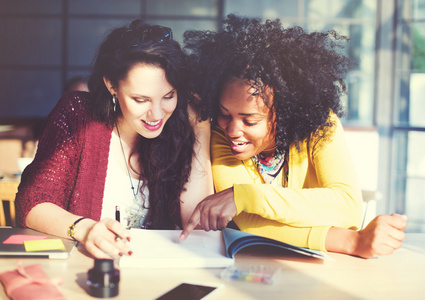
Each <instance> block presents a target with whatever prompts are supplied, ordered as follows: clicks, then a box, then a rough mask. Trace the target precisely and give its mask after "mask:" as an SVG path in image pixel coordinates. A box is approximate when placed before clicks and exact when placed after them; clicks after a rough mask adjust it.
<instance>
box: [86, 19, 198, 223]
mask: <svg viewBox="0 0 425 300" xmlns="http://www.w3.org/2000/svg"><path fill="white" fill-rule="evenodd" d="M150 28H152V27H151V26H150V25H149V24H146V23H144V22H143V20H139V19H138V20H134V21H133V22H132V23H131V24H130V25H129V26H124V27H120V28H116V29H114V30H113V31H112V32H111V33H110V34H109V35H108V36H107V38H106V39H105V41H104V42H103V43H102V44H101V46H100V48H99V51H98V54H97V56H96V59H95V61H94V64H93V69H92V72H91V75H90V78H89V82H88V86H89V90H90V92H91V93H92V97H91V100H92V102H91V107H92V110H93V113H94V115H95V116H96V118H97V119H98V120H99V121H100V122H103V123H105V124H107V125H108V126H110V127H112V126H114V124H115V122H116V118H117V116H118V115H119V114H120V113H121V110H120V108H119V105H118V106H117V111H116V112H115V111H114V105H113V102H112V96H111V94H110V93H109V91H108V89H107V88H106V86H105V84H104V81H103V77H106V78H108V79H109V80H110V81H111V83H112V85H113V86H116V87H117V86H118V85H119V81H120V80H123V79H124V78H126V76H127V74H128V72H129V70H130V69H131V68H132V67H133V66H134V65H135V64H140V63H143V64H147V65H153V66H156V67H160V68H162V69H163V70H164V71H165V76H166V79H167V81H168V82H169V83H170V84H171V85H172V86H173V87H174V88H175V89H176V91H177V95H178V101H177V107H176V109H175V110H174V112H173V114H172V115H171V117H170V118H169V119H168V121H167V122H166V123H165V125H164V129H163V131H162V132H161V134H160V135H159V136H158V137H156V138H154V139H148V138H144V137H142V136H138V139H137V142H136V147H135V149H133V152H132V154H134V153H137V154H138V156H139V165H140V169H141V174H140V175H141V178H142V179H143V186H147V187H148V190H149V213H148V217H147V218H148V222H150V223H151V226H150V228H155V229H175V228H176V226H179V227H182V224H181V217H180V194H181V192H182V191H183V190H184V184H185V183H186V182H187V181H188V179H189V175H190V171H191V162H192V155H193V145H194V143H195V134H194V132H193V129H192V126H191V124H190V122H189V118H188V114H187V105H188V103H189V101H191V100H192V99H193V91H192V85H191V84H190V78H191V75H190V72H191V70H190V68H189V66H188V63H187V56H186V55H185V54H184V53H183V51H182V50H181V47H180V45H179V43H178V42H176V41H174V40H172V39H167V40H162V39H157V38H154V37H150V36H149V34H146V32H149V30H150ZM156 29H158V27H157V28H156ZM160 33H161V32H160ZM142 188H143V187H141V189H142Z"/></svg>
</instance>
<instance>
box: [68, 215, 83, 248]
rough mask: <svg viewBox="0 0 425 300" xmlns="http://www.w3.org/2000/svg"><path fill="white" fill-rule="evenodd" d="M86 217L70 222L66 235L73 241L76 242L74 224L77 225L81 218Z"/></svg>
mask: <svg viewBox="0 0 425 300" xmlns="http://www.w3.org/2000/svg"><path fill="white" fill-rule="evenodd" d="M84 219H87V218H85V217H82V218H79V219H78V220H77V221H75V222H74V223H72V224H71V226H69V227H68V236H69V237H70V238H71V239H73V240H74V241H76V242H78V241H77V240H76V239H75V238H74V235H75V225H77V223H78V222H80V221H81V220H84Z"/></svg>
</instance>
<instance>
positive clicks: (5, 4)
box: [0, 0, 62, 28]
mask: <svg viewBox="0 0 425 300" xmlns="http://www.w3.org/2000/svg"><path fill="white" fill-rule="evenodd" d="M0 7H1V9H0V15H1V14H2V13H7V14H60V13H62V1H58V0H37V1H35V0H0ZM21 28H25V27H21Z"/></svg>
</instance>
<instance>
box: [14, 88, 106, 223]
mask: <svg viewBox="0 0 425 300" xmlns="http://www.w3.org/2000/svg"><path fill="white" fill-rule="evenodd" d="M89 97H90V94H89V93H85V92H70V93H65V94H64V95H63V96H62V98H61V99H60V100H59V101H58V103H57V105H56V106H55V107H54V108H53V110H52V112H51V113H50V114H49V116H48V118H47V120H46V124H45V127H44V130H43V133H42V135H41V137H40V140H39V144H38V149H37V153H36V156H35V158H34V161H33V162H32V163H31V164H30V165H29V166H28V167H27V168H26V169H25V170H24V172H23V174H22V177H21V184H20V185H19V189H18V193H17V195H16V200H15V204H16V215H17V221H18V226H22V227H25V225H26V224H25V220H26V217H27V215H28V213H29V211H30V210H31V209H32V208H33V207H34V206H36V205H37V204H40V203H44V202H51V203H54V204H56V205H58V206H60V207H62V208H63V209H66V210H67V211H69V212H71V213H73V214H76V215H80V216H84V217H88V218H91V219H93V220H96V221H98V220H100V215H101V211H102V201H103V191H104V187H105V179H106V170H107V165H108V156H109V146H110V141H111V133H112V129H111V128H108V127H107V126H106V125H105V124H103V123H99V122H97V121H95V120H94V119H93V116H92V114H91V111H90V107H89Z"/></svg>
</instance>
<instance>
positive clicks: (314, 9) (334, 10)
mask: <svg viewBox="0 0 425 300" xmlns="http://www.w3.org/2000/svg"><path fill="white" fill-rule="evenodd" d="M376 2H377V1H376V0H354V1H353V0H306V1H305V17H306V18H356V19H375V14H376Z"/></svg>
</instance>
